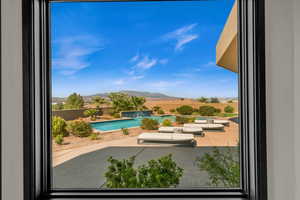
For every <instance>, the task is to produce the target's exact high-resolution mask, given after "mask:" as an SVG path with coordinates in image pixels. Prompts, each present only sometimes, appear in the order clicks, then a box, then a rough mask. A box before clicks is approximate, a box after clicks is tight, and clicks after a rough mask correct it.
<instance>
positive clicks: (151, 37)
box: [51, 0, 238, 98]
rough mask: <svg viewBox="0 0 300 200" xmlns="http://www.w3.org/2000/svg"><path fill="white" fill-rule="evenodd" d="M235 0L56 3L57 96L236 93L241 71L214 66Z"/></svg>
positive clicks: (54, 83)
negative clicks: (219, 42) (116, 93)
mask: <svg viewBox="0 0 300 200" xmlns="http://www.w3.org/2000/svg"><path fill="white" fill-rule="evenodd" d="M233 2H234V1H233V0H212V1H198V2H196V1H193V2H186V1H185V2H126V3H124V2H123V3H117V2H113V3H111V2H110V3H109V2H105V3H103V2H102V3H101V2H97V3H95V2H93V3H51V11H52V12H51V14H52V16H51V27H52V29H51V45H52V93H53V96H57V97H58V96H59V97H65V96H68V95H69V94H70V93H72V92H77V93H80V94H82V95H90V94H95V93H102V92H111V91H119V90H138V91H148V92H161V93H164V94H167V95H171V96H178V97H191V98H196V97H200V96H207V97H211V96H217V97H236V96H237V93H238V87H237V74H236V73H233V72H230V71H228V70H225V69H223V68H221V67H218V66H216V65H215V46H216V44H217V41H218V38H219V36H220V34H221V31H222V28H223V26H224V24H225V22H226V19H227V16H228V14H229V13H230V10H231V8H232V5H233Z"/></svg>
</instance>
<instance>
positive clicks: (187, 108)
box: [176, 105, 194, 115]
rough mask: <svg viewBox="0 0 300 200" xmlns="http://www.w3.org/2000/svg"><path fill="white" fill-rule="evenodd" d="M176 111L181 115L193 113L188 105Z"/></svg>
mask: <svg viewBox="0 0 300 200" xmlns="http://www.w3.org/2000/svg"><path fill="white" fill-rule="evenodd" d="M176 110H177V112H178V113H179V114H181V115H191V114H192V113H193V111H194V109H193V107H192V106H189V105H183V106H180V107H178V108H177V109H176Z"/></svg>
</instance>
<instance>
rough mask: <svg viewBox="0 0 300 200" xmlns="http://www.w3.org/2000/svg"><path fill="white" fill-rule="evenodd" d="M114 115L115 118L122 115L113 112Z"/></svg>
mask: <svg viewBox="0 0 300 200" xmlns="http://www.w3.org/2000/svg"><path fill="white" fill-rule="evenodd" d="M112 116H113V117H114V118H120V117H121V115H120V113H113V114H112Z"/></svg>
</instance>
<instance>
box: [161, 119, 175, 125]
mask: <svg viewBox="0 0 300 200" xmlns="http://www.w3.org/2000/svg"><path fill="white" fill-rule="evenodd" d="M162 125H163V126H172V125H173V123H172V121H171V120H169V119H165V120H164V121H163V122H162Z"/></svg>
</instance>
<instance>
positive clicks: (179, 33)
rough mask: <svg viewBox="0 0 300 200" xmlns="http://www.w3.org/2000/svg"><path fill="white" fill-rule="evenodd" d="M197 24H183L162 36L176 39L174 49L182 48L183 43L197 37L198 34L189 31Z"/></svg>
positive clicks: (166, 38) (165, 38) (167, 38)
mask: <svg viewBox="0 0 300 200" xmlns="http://www.w3.org/2000/svg"><path fill="white" fill-rule="evenodd" d="M196 26H197V24H190V25H187V26H183V27H181V28H179V29H176V30H175V31H172V32H170V33H167V34H166V35H164V36H163V39H164V40H167V41H169V40H176V45H175V51H178V50H182V49H183V48H184V45H186V44H188V43H190V42H191V41H193V40H195V39H197V38H198V34H191V33H190V32H191V31H192V30H193V29H194V28H195V27H196Z"/></svg>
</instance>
